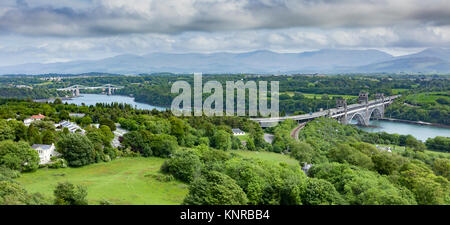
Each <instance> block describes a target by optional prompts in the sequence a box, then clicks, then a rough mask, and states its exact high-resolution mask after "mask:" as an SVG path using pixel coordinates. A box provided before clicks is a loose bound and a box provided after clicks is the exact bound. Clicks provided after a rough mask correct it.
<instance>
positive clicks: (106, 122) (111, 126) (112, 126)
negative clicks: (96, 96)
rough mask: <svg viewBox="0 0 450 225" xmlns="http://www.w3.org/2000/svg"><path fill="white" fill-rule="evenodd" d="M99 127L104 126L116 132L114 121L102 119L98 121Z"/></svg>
mask: <svg viewBox="0 0 450 225" xmlns="http://www.w3.org/2000/svg"><path fill="white" fill-rule="evenodd" d="M99 124H100V125H106V126H108V127H109V129H111V131H115V130H116V124H115V123H114V121H112V120H110V119H108V118H102V119H100V121H99Z"/></svg>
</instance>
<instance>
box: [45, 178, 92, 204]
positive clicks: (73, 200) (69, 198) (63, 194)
mask: <svg viewBox="0 0 450 225" xmlns="http://www.w3.org/2000/svg"><path fill="white" fill-rule="evenodd" d="M53 195H54V196H55V201H54V204H55V205H87V204H88V201H87V199H86V196H87V190H86V188H85V187H83V186H81V185H78V186H76V187H75V185H73V184H72V183H69V182H65V183H58V186H56V188H55V190H54V191H53Z"/></svg>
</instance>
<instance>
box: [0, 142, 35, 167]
mask: <svg viewBox="0 0 450 225" xmlns="http://www.w3.org/2000/svg"><path fill="white" fill-rule="evenodd" d="M0 165H3V166H5V167H7V168H10V169H13V170H19V171H34V170H36V169H37V168H38V166H39V154H38V152H37V151H36V150H34V149H32V148H30V146H29V145H28V143H26V142H24V141H19V142H13V141H12V140H6V141H2V142H0Z"/></svg>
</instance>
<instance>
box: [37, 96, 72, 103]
mask: <svg viewBox="0 0 450 225" xmlns="http://www.w3.org/2000/svg"><path fill="white" fill-rule="evenodd" d="M57 98H59V99H61V100H62V101H68V100H71V99H72V98H75V97H56V98H44V99H34V100H33V102H37V103H51V102H54V101H55V100H56V99H57Z"/></svg>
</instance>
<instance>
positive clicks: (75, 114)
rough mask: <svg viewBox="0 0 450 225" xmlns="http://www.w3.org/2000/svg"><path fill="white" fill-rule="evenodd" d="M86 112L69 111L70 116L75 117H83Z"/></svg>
mask: <svg viewBox="0 0 450 225" xmlns="http://www.w3.org/2000/svg"><path fill="white" fill-rule="evenodd" d="M85 115H86V114H84V113H69V116H70V117H77V118H81V117H84V116H85Z"/></svg>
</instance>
